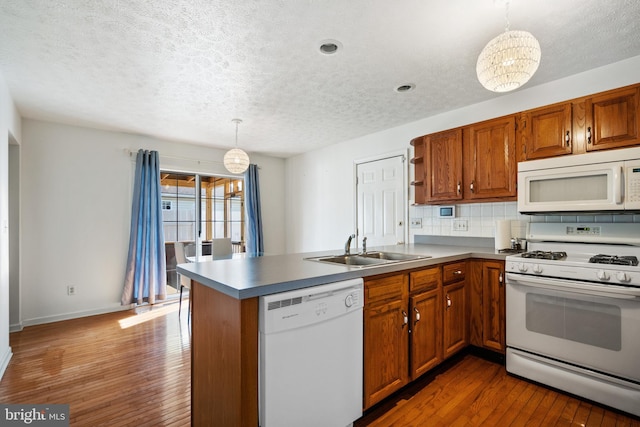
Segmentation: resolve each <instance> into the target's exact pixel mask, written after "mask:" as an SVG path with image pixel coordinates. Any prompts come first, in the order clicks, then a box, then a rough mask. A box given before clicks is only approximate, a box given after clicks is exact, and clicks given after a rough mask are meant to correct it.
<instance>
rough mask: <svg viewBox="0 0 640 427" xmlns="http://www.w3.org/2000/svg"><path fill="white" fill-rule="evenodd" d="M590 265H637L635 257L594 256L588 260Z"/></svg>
mask: <svg viewBox="0 0 640 427" xmlns="http://www.w3.org/2000/svg"><path fill="white" fill-rule="evenodd" d="M589 262H590V263H594V264H615V265H632V266H635V265H638V258H637V257H635V256H617V255H603V254H599V255H595V256H592V257H591V258H589Z"/></svg>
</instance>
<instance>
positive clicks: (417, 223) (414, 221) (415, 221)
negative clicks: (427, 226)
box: [410, 218, 422, 228]
mask: <svg viewBox="0 0 640 427" xmlns="http://www.w3.org/2000/svg"><path fill="white" fill-rule="evenodd" d="M410 224H411V228H422V218H411V222H410Z"/></svg>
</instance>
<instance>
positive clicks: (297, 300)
mask: <svg viewBox="0 0 640 427" xmlns="http://www.w3.org/2000/svg"><path fill="white" fill-rule="evenodd" d="M363 306H364V297H363V280H362V279H353V280H347V281H342V282H335V283H331V284H328V285H321V286H316V287H311V288H305V289H300V290H296V291H291V292H286V293H280V294H274V295H268V296H264V297H261V298H260V306H259V310H260V325H259V326H260V373H259V380H260V385H259V391H260V398H259V401H260V407H259V411H260V425H261V426H262V427H289V426H290V427H300V426H305V427H307V426H309V427H313V426H317V427H326V426H335V427H342V426H348V425H351V424H352V423H353V421H355V420H357V419H358V418H360V417H361V416H362V342H363V341H362V340H363V318H362V313H363V312H362V310H363Z"/></svg>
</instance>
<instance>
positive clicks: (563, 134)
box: [522, 103, 573, 160]
mask: <svg viewBox="0 0 640 427" xmlns="http://www.w3.org/2000/svg"><path fill="white" fill-rule="evenodd" d="M571 112H572V104H571V103H566V104H560V105H553V106H550V107H545V108H538V109H536V110H531V111H527V112H526V113H525V114H524V117H525V119H524V122H523V123H522V126H523V127H524V129H523V130H522V135H523V138H524V141H523V142H524V145H525V157H526V160H533V159H542V158H545V157H555V156H562V155H564V154H571V152H572V138H573V135H572V130H571V123H572V114H571Z"/></svg>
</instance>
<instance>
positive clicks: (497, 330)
mask: <svg viewBox="0 0 640 427" xmlns="http://www.w3.org/2000/svg"><path fill="white" fill-rule="evenodd" d="M469 266H470V268H469V270H470V277H471V279H470V283H469V284H470V287H469V330H470V334H469V342H470V344H471V345H474V346H477V347H483V348H486V349H488V350H492V351H496V352H499V353H504V352H505V345H506V344H505V343H506V337H505V283H504V281H505V277H504V261H496V260H479V259H478V260H471V261H469Z"/></svg>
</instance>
